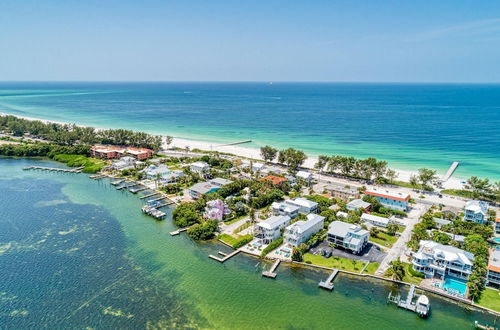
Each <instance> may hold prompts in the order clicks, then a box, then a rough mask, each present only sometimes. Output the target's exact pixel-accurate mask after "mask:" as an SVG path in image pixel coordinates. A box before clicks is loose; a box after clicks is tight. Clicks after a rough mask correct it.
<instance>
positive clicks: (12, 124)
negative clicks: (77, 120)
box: [0, 115, 162, 151]
mask: <svg viewBox="0 0 500 330" xmlns="http://www.w3.org/2000/svg"><path fill="white" fill-rule="evenodd" d="M0 130H1V131H6V132H9V133H10V134H12V135H14V136H23V135H24V134H29V135H31V136H32V137H35V138H40V139H44V140H48V141H51V142H53V143H55V144H58V145H66V146H73V145H76V144H87V145H91V144H98V143H99V144H115V145H128V146H134V147H143V148H150V149H153V150H155V151H158V150H160V148H161V144H162V137H161V136H155V135H150V134H148V133H144V132H135V131H132V130H125V129H106V130H98V129H96V128H94V127H82V126H77V125H75V124H57V123H44V122H42V121H40V120H28V119H23V118H18V117H16V116H10V115H8V116H0Z"/></svg>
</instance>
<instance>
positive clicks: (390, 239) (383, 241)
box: [368, 231, 398, 248]
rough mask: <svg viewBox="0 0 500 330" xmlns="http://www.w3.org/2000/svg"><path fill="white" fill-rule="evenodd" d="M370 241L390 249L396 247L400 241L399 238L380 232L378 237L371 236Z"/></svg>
mask: <svg viewBox="0 0 500 330" xmlns="http://www.w3.org/2000/svg"><path fill="white" fill-rule="evenodd" d="M368 240H369V241H370V242H373V243H377V244H379V245H381V246H385V247H388V248H390V247H392V246H393V245H394V243H396V241H397V240H398V236H391V235H389V234H387V233H384V232H382V231H380V232H379V233H378V234H377V237H373V236H370V238H369V239H368Z"/></svg>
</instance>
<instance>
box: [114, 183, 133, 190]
mask: <svg viewBox="0 0 500 330" xmlns="http://www.w3.org/2000/svg"><path fill="white" fill-rule="evenodd" d="M133 185H134V184H132V185H131V184H129V183H128V182H125V184H124V185H123V186H119V187H116V189H117V190H122V189H125V188H128V187H130V186H133Z"/></svg>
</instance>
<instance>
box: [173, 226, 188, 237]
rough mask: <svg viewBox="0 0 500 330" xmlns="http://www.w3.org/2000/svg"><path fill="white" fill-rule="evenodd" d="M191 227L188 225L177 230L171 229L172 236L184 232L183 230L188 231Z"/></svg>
mask: <svg viewBox="0 0 500 330" xmlns="http://www.w3.org/2000/svg"><path fill="white" fill-rule="evenodd" d="M188 228H189V227H186V228H181V229H178V230H176V231H171V232H170V235H172V236H176V235H179V234H180V233H182V232H183V231H186V230H188Z"/></svg>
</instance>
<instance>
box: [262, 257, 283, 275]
mask: <svg viewBox="0 0 500 330" xmlns="http://www.w3.org/2000/svg"><path fill="white" fill-rule="evenodd" d="M280 263H281V259H276V261H275V262H274V264H273V266H272V267H271V269H269V270H268V271H265V272H262V276H264V277H269V278H276V276H278V274H277V273H276V272H275V270H276V268H278V266H279V265H280Z"/></svg>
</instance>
